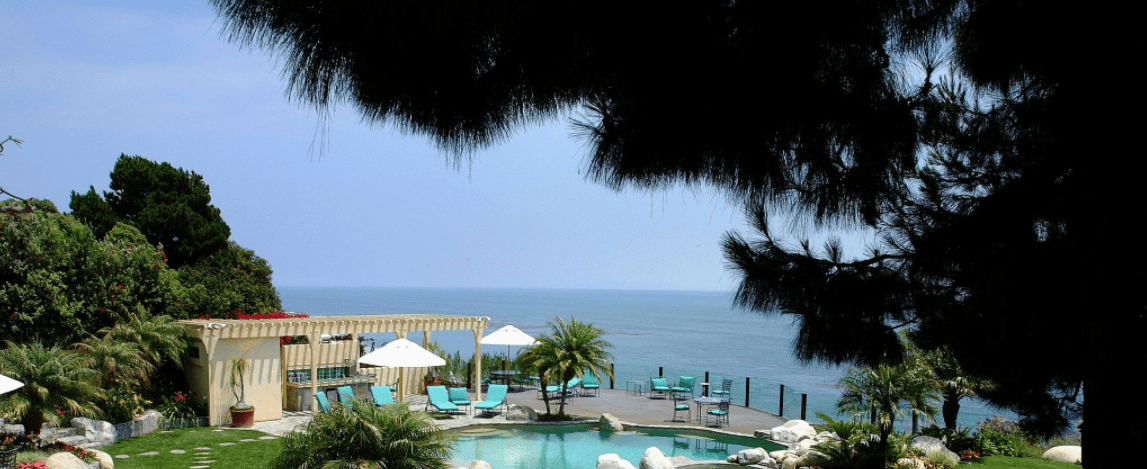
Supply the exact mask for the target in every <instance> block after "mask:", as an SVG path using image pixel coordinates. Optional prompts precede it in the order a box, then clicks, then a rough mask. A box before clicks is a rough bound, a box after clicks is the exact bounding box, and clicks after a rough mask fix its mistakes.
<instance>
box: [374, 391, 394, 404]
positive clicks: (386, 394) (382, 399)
mask: <svg viewBox="0 0 1147 469" xmlns="http://www.w3.org/2000/svg"><path fill="white" fill-rule="evenodd" d="M370 395H371V397H374V405H376V406H379V407H382V406H384V405H390V404H394V396H393V395H391V394H390V386H371V387H370Z"/></svg>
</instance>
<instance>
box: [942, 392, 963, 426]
mask: <svg viewBox="0 0 1147 469" xmlns="http://www.w3.org/2000/svg"><path fill="white" fill-rule="evenodd" d="M940 412H941V413H942V414H943V415H944V428H947V429H948V430H955V429H956V426H957V425H956V416H957V415H959V414H960V396H949V395H947V394H944V405H943V407H942V408H941V409H940Z"/></svg>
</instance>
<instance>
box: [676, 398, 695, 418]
mask: <svg viewBox="0 0 1147 469" xmlns="http://www.w3.org/2000/svg"><path fill="white" fill-rule="evenodd" d="M682 411H684V412H685V415H686V416H687V418H686V419H685V421H686V422H688V421H691V420H693V410H692V409H691V408H690V405H689V403H688V402H677V401H673V421H674V422H676V421H677V413H678V412H682Z"/></svg>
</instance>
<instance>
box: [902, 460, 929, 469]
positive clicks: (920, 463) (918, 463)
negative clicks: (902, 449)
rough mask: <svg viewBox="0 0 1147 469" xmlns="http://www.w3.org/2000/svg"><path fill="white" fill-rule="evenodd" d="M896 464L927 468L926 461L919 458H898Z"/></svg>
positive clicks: (913, 468)
mask: <svg viewBox="0 0 1147 469" xmlns="http://www.w3.org/2000/svg"><path fill="white" fill-rule="evenodd" d="M896 465H897V466H900V467H911V468H912V469H926V468H927V466H925V465H924V461H923V460H921V459H917V458H900V459H897V460H896Z"/></svg>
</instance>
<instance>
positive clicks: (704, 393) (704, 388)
mask: <svg viewBox="0 0 1147 469" xmlns="http://www.w3.org/2000/svg"><path fill="white" fill-rule="evenodd" d="M705 384H706V386H702V387H701V391H702V392H701V397H709V386H708V384H709V372H708V371H706V372H705Z"/></svg>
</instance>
